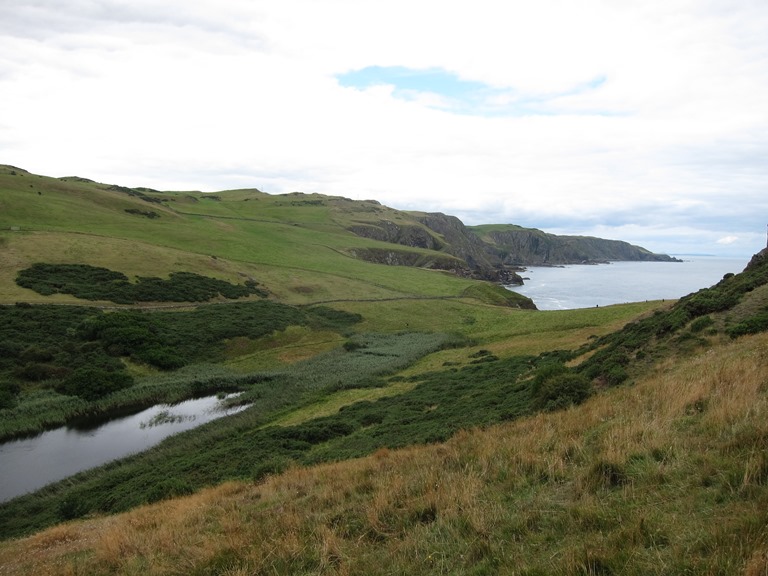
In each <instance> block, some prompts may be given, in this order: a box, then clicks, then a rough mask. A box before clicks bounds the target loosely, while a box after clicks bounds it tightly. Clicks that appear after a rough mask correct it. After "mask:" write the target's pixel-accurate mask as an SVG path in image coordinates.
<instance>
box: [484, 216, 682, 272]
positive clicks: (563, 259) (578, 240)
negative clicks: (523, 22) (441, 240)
mask: <svg viewBox="0 0 768 576" xmlns="http://www.w3.org/2000/svg"><path fill="white" fill-rule="evenodd" d="M483 228H484V227H482V226H480V227H477V229H476V230H477V232H478V234H479V235H480V237H481V238H482V239H483V240H485V241H486V242H487V243H488V244H490V245H492V246H493V247H494V248H495V249H496V251H497V254H498V255H499V256H500V257H501V260H502V263H503V264H505V265H507V266H536V265H539V266H541V265H562V264H597V263H604V262H610V261H640V262H644V261H647V262H675V261H678V260H677V259H676V258H672V257H671V256H667V255H666V254H654V253H653V252H651V251H649V250H646V249H645V248H642V247H640V246H635V245H633V244H629V243H628V242H623V241H621V240H605V239H603V238H594V237H591V236H556V235H554V234H548V233H546V232H542V231H541V230H536V229H531V228H520V227H516V226H515V227H509V228H507V229H491V230H484V229H483Z"/></svg>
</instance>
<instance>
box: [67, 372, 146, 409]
mask: <svg viewBox="0 0 768 576" xmlns="http://www.w3.org/2000/svg"><path fill="white" fill-rule="evenodd" d="M132 384H133V378H131V377H130V376H129V375H127V374H125V373H123V372H112V371H107V370H102V369H99V368H80V369H78V370H76V371H75V372H74V373H73V374H72V375H71V376H69V377H68V378H66V379H65V380H64V381H63V382H62V383H61V384H59V385H58V386H56V391H57V392H59V393H60V394H66V395H68V396H78V397H80V398H82V399H84V400H88V401H93V400H98V399H99V398H103V397H104V396H106V395H107V394H110V393H112V392H117V391H118V390H122V389H123V388H127V387H129V386H131V385H132Z"/></svg>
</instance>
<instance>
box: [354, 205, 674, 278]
mask: <svg viewBox="0 0 768 576" xmlns="http://www.w3.org/2000/svg"><path fill="white" fill-rule="evenodd" d="M350 202H352V203H353V201H350ZM353 204H354V203H353ZM387 210H389V214H388V215H387V216H388V217H382V216H383V213H382V214H380V215H379V218H381V219H378V220H377V219H376V217H374V218H372V219H368V215H367V214H365V215H363V217H362V218H359V220H357V221H356V222H354V223H353V224H352V225H348V226H347V229H348V230H349V231H350V232H353V233H354V234H357V235H358V236H363V237H365V238H370V239H372V240H378V241H380V242H386V243H387V244H398V245H401V246H407V247H409V248H419V249H422V250H428V251H430V252H432V253H433V254H430V255H425V254H424V253H421V252H409V251H403V250H397V249H391V248H380V249H379V248H376V249H372V248H371V249H355V250H354V251H352V252H353V253H354V254H355V255H356V257H358V258H363V259H365V260H369V261H373V262H380V263H386V264H391V265H398V266H423V267H429V268H435V269H440V270H451V271H453V272H455V273H456V274H458V275H460V276H464V277H468V278H478V279H483V280H491V281H493V282H499V283H503V284H522V283H523V279H522V278H521V277H520V275H519V274H518V273H517V272H518V271H519V270H520V268H521V267H524V266H557V265H563V264H598V263H603V262H611V261H657V262H673V261H677V259H676V258H672V257H670V256H667V255H666V254H654V253H653V252H650V251H649V250H646V249H645V248H642V247H640V246H635V245H633V244H629V243H628V242H623V241H621V240H605V239H602V238H594V237H591V236H556V235H554V234H548V233H546V232H542V231H541V230H536V229H535V228H522V227H520V226H514V225H490V226H474V227H471V228H470V227H467V226H465V225H464V223H463V222H462V221H461V220H459V219H458V218H456V217H455V216H449V215H447V214H442V213H440V212H398V211H395V210H392V209H387ZM379 212H383V210H379ZM357 213H358V214H361V215H362V211H358V212H357Z"/></svg>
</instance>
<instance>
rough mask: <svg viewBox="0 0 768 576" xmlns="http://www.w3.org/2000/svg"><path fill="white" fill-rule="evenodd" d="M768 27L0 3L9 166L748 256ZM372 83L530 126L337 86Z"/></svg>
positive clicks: (341, 2)
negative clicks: (464, 92)
mask: <svg viewBox="0 0 768 576" xmlns="http://www.w3.org/2000/svg"><path fill="white" fill-rule="evenodd" d="M766 28H768V5H766V4H765V3H763V2H756V1H755V2H750V1H748V0H740V1H739V2H729V3H725V2H719V1H715V0H712V1H709V2H691V1H689V0H668V1H667V0H665V1H664V2H661V1H660V0H658V1H653V0H652V1H642V2H641V1H639V0H638V1H629V2H622V3H616V2H608V1H607V0H585V1H583V2H578V3H574V2H563V1H559V0H544V1H542V2H517V1H514V2H501V1H500V0H479V1H478V2H475V3H472V4H466V3H446V2H437V1H435V0H424V1H420V2H417V3H414V2H407V3H406V2H405V1H404V0H393V1H392V2H387V3H380V2H373V1H372V0H358V1H355V2H351V1H349V0H327V1H325V2H312V1H309V0H281V1H280V2H277V1H276V0H266V1H264V2H259V3H253V2H249V1H246V0H225V1H217V2H213V1H212V0H204V1H200V2H195V3H192V4H190V3H188V2H181V0H173V1H169V2H165V3H162V5H158V4H157V3H156V2H149V1H148V0H142V1H133V2H126V1H121V0H91V1H88V2H86V1H84V0H82V1H73V2H68V3H66V4H64V5H62V4H61V3H60V2H54V1H53V0H48V1H45V0H35V1H32V0H20V1H18V2H14V3H13V6H11V5H10V4H9V3H4V4H0V129H1V130H2V131H1V132H0V162H7V163H11V164H15V165H19V166H22V167H24V168H27V169H29V170H32V171H35V172H40V173H44V174H51V175H70V174H79V175H82V176H86V177H89V178H94V179H98V180H102V181H110V182H117V183H121V184H126V185H147V186H152V187H155V188H160V189H179V188H194V189H204V190H219V189H222V188H227V187H240V186H256V187H261V188H263V189H265V190H267V191H269V192H287V191H293V190H304V191H308V192H312V191H318V192H323V193H328V194H337V195H344V196H349V197H353V198H376V199H378V200H380V201H382V202H384V203H387V204H390V205H393V206H395V207H402V208H409V209H424V210H440V211H443V212H448V213H452V214H456V215H458V216H460V217H462V218H464V219H466V220H467V221H469V222H470V223H478V222H481V221H485V222H499V221H508V222H515V223H521V224H525V225H532V226H537V227H540V228H545V229H546V228H547V226H549V225H551V226H556V227H557V228H558V230H560V231H561V232H563V233H569V232H570V233H584V232H590V231H591V232H594V231H596V230H597V231H600V230H602V231H603V232H605V233H606V234H608V235H609V236H610V237H617V235H621V234H627V237H626V238H622V239H626V240H633V239H639V240H643V241H644V242H646V243H651V244H654V248H653V249H655V250H659V251H668V252H672V251H675V250H676V248H683V249H687V248H688V247H690V246H694V245H699V246H703V248H702V249H701V250H698V251H723V250H742V251H744V252H745V253H751V252H753V251H755V250H756V249H760V248H761V247H762V246H763V245H764V238H763V234H762V231H763V228H764V225H765V224H764V220H765V218H766V217H765V214H766V213H768V199H766V196H765V193H764V191H765V189H766V184H768V166H766V164H765V161H764V159H765V158H766V157H768V114H766V113H765V104H764V103H765V102H766V101H768V38H766V35H765V34H764V31H765V29H766ZM370 66H381V67H387V66H399V67H402V68H403V69H411V70H429V69H439V70H444V71H446V73H450V74H452V75H455V77H456V78H458V79H460V80H463V81H465V82H468V83H470V82H471V83H473V84H472V85H487V86H489V87H491V88H492V93H493V94H495V97H494V98H495V100H494V105H504V106H506V105H509V103H510V102H514V103H517V104H518V110H517V111H518V112H522V113H518V114H516V115H514V114H513V115H510V116H489V117H482V116H473V115H472V113H471V112H472V110H468V109H467V108H466V106H465V105H462V106H457V104H456V100H455V99H453V100H452V99H451V98H450V97H447V95H446V94H441V93H440V91H439V90H436V91H433V92H431V91H429V90H424V91H418V90H417V91H416V92H411V93H410V94H409V97H408V98H407V99H403V98H402V96H403V95H402V94H398V93H397V91H396V90H395V89H393V88H392V87H391V86H390V87H386V86H381V87H373V88H368V89H365V90H356V89H354V88H349V87H344V86H341V85H340V83H339V82H338V80H337V77H338V76H339V75H341V74H344V73H346V72H350V71H354V70H360V69H364V68H367V67H370ZM531 102H533V103H535V105H534V106H531V105H530V103H531ZM542 102H544V103H546V106H545V107H542V106H541V105H540V103H542ZM484 104H487V102H485V103H484ZM526 106H527V108H526ZM502 107H503V106H502ZM457 112H460V114H459V113H457ZM468 112H469V113H468ZM544 113H546V114H544ZM619 237H621V236H619ZM726 237H738V239H739V240H734V241H733V242H732V243H730V244H723V243H718V240H720V239H722V238H726ZM665 242H668V243H669V244H668V245H663V244H664V243H665ZM753 245H754V246H753ZM649 247H650V246H649Z"/></svg>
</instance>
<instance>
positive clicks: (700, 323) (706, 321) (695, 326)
mask: <svg viewBox="0 0 768 576" xmlns="http://www.w3.org/2000/svg"><path fill="white" fill-rule="evenodd" d="M714 323H715V321H714V320H713V319H712V317H711V316H702V317H701V318H697V319H696V320H694V321H693V322H691V332H693V333H694V334H695V333H697V332H701V331H702V330H704V329H706V328H709V327H710V326H712V325H713V324H714Z"/></svg>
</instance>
